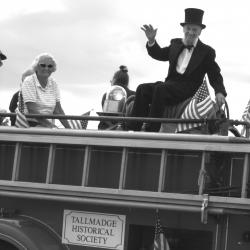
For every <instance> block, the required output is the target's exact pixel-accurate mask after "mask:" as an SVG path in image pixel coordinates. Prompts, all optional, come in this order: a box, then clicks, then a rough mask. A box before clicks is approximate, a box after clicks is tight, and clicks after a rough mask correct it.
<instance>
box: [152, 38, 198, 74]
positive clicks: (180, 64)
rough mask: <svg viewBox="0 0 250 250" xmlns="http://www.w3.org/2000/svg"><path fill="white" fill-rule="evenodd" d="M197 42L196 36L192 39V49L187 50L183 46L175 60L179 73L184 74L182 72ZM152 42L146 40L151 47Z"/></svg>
mask: <svg viewBox="0 0 250 250" xmlns="http://www.w3.org/2000/svg"><path fill="white" fill-rule="evenodd" d="M197 42H198V38H197V39H196V40H195V41H194V47H193V48H192V49H190V50H188V49H187V48H185V49H183V51H182V52H181V53H180V55H179V57H178V60H177V64H176V71H177V72H178V73H179V74H184V72H185V71H186V69H187V66H188V64H189V61H190V58H191V56H192V54H193V51H194V48H195V47H196V45H197ZM154 44H155V41H154V42H153V43H149V42H148V46H149V47H152V46H153V45H154Z"/></svg>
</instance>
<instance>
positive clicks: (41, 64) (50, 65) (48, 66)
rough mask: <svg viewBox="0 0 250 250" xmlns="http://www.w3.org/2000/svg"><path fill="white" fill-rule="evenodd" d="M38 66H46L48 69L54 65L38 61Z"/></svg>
mask: <svg viewBox="0 0 250 250" xmlns="http://www.w3.org/2000/svg"><path fill="white" fill-rule="evenodd" d="M39 66H40V67H42V68H46V67H47V68H49V69H52V68H53V67H54V65H52V64H48V65H47V64H44V63H40V64H39Z"/></svg>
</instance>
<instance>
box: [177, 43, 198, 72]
mask: <svg viewBox="0 0 250 250" xmlns="http://www.w3.org/2000/svg"><path fill="white" fill-rule="evenodd" d="M197 42H198V39H196V40H195V42H194V47H193V48H191V49H190V50H188V49H187V48H185V49H184V50H183V51H182V52H181V53H180V55H179V58H178V61H177V64H176V71H177V72H178V73H179V74H184V72H185V71H186V69H187V66H188V64H189V61H190V58H191V56H192V54H193V51H194V48H195V47H196V44H197Z"/></svg>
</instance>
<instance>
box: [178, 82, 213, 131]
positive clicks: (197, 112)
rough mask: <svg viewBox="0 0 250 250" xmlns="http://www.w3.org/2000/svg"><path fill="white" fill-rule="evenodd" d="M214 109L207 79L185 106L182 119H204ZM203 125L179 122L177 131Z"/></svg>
mask: <svg viewBox="0 0 250 250" xmlns="http://www.w3.org/2000/svg"><path fill="white" fill-rule="evenodd" d="M213 109H214V103H213V101H212V99H211V97H210V94H209V90H208V86H207V82H206V79H204V81H203V83H202V85H201V86H200V88H199V89H198V90H197V92H196V93H195V95H194V96H193V98H192V99H191V101H190V103H189V104H188V105H187V107H186V108H185V110H184V112H183V114H182V115H181V119H202V118H206V117H208V115H209V114H210V112H211V111H212V110H213ZM199 126H201V123H179V124H178V125H177V130H176V132H181V131H184V130H189V129H192V128H195V127H199Z"/></svg>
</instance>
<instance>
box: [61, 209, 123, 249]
mask: <svg viewBox="0 0 250 250" xmlns="http://www.w3.org/2000/svg"><path fill="white" fill-rule="evenodd" d="M125 221H126V216H125V215H118V214H102V213H92V212H85V211H72V210H64V216H63V232H62V243H64V244H73V245H80V246H90V247H98V248H108V249H117V250H123V249H124V236H125Z"/></svg>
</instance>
